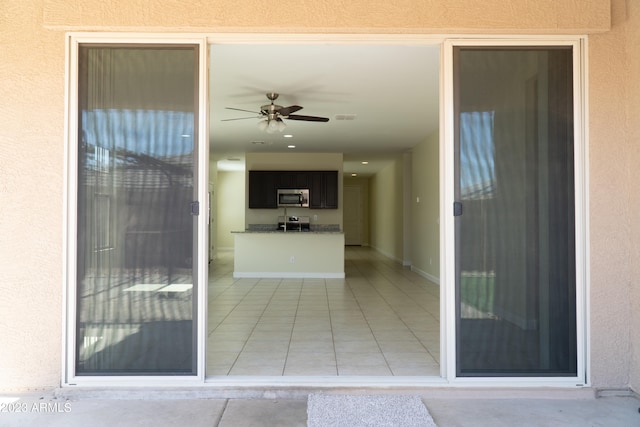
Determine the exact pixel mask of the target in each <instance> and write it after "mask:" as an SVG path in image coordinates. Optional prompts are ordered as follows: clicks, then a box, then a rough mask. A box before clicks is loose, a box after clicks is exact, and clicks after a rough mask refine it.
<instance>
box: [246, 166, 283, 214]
mask: <svg viewBox="0 0 640 427" xmlns="http://www.w3.org/2000/svg"><path fill="white" fill-rule="evenodd" d="M277 188H278V187H277V183H276V175H275V174H274V173H273V172H272V171H249V209H276V208H277V207H278V202H277V200H276V197H277V196H276V189H277Z"/></svg>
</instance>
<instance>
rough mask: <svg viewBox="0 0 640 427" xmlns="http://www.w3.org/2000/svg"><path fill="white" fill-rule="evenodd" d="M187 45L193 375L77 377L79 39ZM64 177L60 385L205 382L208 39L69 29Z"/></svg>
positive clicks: (67, 38)
mask: <svg viewBox="0 0 640 427" xmlns="http://www.w3.org/2000/svg"><path fill="white" fill-rule="evenodd" d="M125 43H136V44H143V45H154V44H164V45H167V44H175V45H181V44H189V45H198V46H199V48H198V61H199V64H198V66H199V69H198V75H199V80H198V84H199V87H200V93H199V96H198V107H199V111H198V141H197V153H198V163H197V166H196V168H197V174H198V176H197V182H198V184H197V185H198V195H197V197H198V201H199V203H200V214H199V215H198V219H197V228H198V233H197V234H198V236H199V239H198V242H197V253H198V254H197V256H198V269H197V272H196V275H197V281H198V287H197V289H198V292H197V295H196V298H197V299H198V309H197V310H198V313H197V319H196V325H197V334H198V335H197V336H198V338H197V339H198V342H197V346H196V352H197V362H196V369H197V374H196V375H190V376H160V375H158V376H112V377H110V376H88V375H87V376H85V375H82V376H78V375H76V372H75V366H76V356H75V355H76V350H75V349H76V339H77V337H76V327H75V326H76V315H77V312H76V301H77V277H76V271H77V270H76V268H77V264H76V262H77V260H76V251H77V247H76V236H77V220H78V218H77V207H78V200H77V194H78V180H77V176H78V149H77V147H78V54H79V47H80V45H81V44H83V45H86V44H125ZM65 64H66V75H65V85H66V87H65V165H64V168H65V182H64V196H63V197H64V212H63V217H64V221H65V222H64V226H63V227H64V237H63V248H64V254H63V259H64V264H63V282H64V288H63V299H64V300H63V310H64V318H63V335H62V336H63V340H62V342H63V349H62V351H63V358H62V380H61V383H62V385H63V386H75V385H83V386H88V385H123V384H131V383H134V384H156V385H157V384H166V385H180V384H189V385H193V384H197V383H202V382H204V378H205V368H206V366H205V363H206V362H205V356H206V342H207V339H206V338H207V335H206V334H207V330H206V329H207V322H206V319H207V282H208V248H207V247H208V236H207V234H208V233H206V232H205V231H204V230H207V222H208V212H207V211H208V210H207V209H206V207H207V206H208V190H209V187H208V176H209V122H208V120H209V110H208V99H207V94H208V93H209V89H208V85H209V79H208V74H207V70H208V44H207V39H206V37H205V36H203V35H193V34H187V35H180V34H142V35H141V34H135V33H106V34H105V33H70V34H67V35H66V46H65Z"/></svg>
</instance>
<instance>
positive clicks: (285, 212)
mask: <svg viewBox="0 0 640 427" xmlns="http://www.w3.org/2000/svg"><path fill="white" fill-rule="evenodd" d="M283 227H284V232H285V233H286V232H287V207H286V206H285V207H284V226H283Z"/></svg>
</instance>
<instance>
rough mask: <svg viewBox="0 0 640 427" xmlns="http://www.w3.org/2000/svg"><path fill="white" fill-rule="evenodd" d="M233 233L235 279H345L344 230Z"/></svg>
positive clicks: (249, 231)
mask: <svg viewBox="0 0 640 427" xmlns="http://www.w3.org/2000/svg"><path fill="white" fill-rule="evenodd" d="M233 234H234V237H235V249H234V251H235V252H234V269H233V277H237V278H241V277H256V278H325V279H341V278H344V277H345V276H344V233H343V232H341V231H305V232H300V231H286V232H285V231H275V230H272V231H269V230H244V231H237V232H233Z"/></svg>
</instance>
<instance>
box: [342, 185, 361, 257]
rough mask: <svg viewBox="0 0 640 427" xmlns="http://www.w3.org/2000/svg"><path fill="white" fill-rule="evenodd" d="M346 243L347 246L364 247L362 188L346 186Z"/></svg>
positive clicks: (344, 213)
mask: <svg viewBox="0 0 640 427" xmlns="http://www.w3.org/2000/svg"><path fill="white" fill-rule="evenodd" d="M343 200H344V202H343V203H344V209H343V216H344V219H343V222H344V243H345V245H347V246H361V245H362V187H360V186H357V185H345V186H344V193H343Z"/></svg>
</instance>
